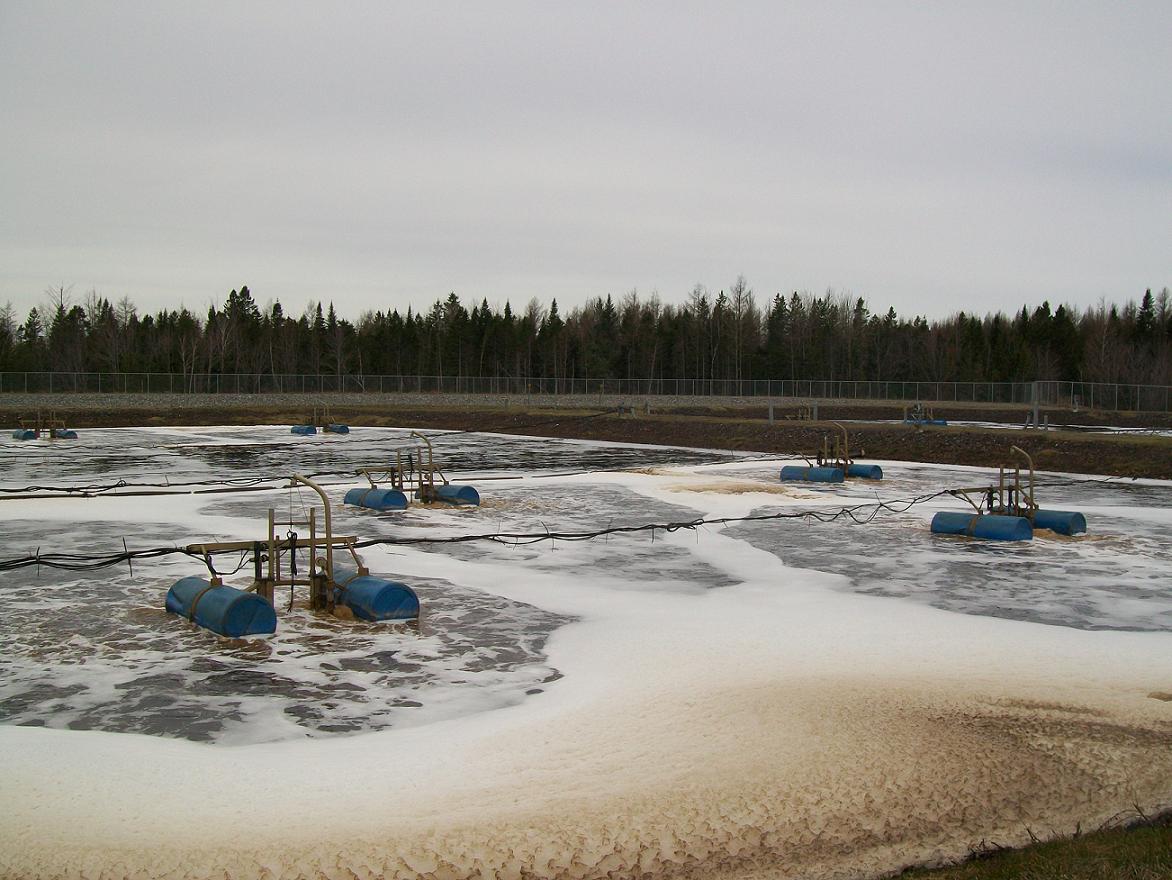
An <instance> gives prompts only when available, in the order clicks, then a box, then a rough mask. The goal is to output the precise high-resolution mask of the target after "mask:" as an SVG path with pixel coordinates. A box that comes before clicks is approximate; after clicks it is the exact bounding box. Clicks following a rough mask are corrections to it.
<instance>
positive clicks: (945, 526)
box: [932, 510, 1034, 541]
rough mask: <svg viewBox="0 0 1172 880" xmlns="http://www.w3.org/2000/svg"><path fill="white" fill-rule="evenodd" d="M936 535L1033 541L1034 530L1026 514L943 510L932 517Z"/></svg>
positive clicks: (933, 529)
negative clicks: (1005, 514) (1004, 514)
mask: <svg viewBox="0 0 1172 880" xmlns="http://www.w3.org/2000/svg"><path fill="white" fill-rule="evenodd" d="M932 532H933V534H936V535H967V536H968V537H970V538H987V539H989V540H991V541H1031V540H1033V537H1034V530H1033V529H1032V528H1031V527H1030V521H1029V520H1028V519H1026V518H1025V517H1024V516H1000V515H997V514H991V513H986V514H982V513H954V512H952V511H947V510H942V511H940V512H939V513H938V514H936V515H935V516H934V517H932Z"/></svg>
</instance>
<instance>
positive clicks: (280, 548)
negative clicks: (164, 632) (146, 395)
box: [166, 474, 419, 637]
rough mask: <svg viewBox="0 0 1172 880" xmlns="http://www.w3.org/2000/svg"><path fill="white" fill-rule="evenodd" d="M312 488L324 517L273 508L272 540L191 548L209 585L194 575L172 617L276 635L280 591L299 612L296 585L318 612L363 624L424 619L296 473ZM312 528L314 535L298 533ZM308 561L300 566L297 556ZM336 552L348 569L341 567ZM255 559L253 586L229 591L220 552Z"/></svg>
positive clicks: (173, 603)
mask: <svg viewBox="0 0 1172 880" xmlns="http://www.w3.org/2000/svg"><path fill="white" fill-rule="evenodd" d="M297 486H306V487H308V488H310V489H312V490H313V491H314V492H316V493H317V495H318V497H319V498H320V499H321V502H322V509H323V517H322V519H321V520H319V519H318V517H317V508H316V507H315V506H310V507H309V508H308V509H307V510H306V512H305V516H304V517H303V518H295V517H294V516H293V515H292V514H290V515H289V516H288V517H287V518H278V516H277V514H276V511H275V509H273V508H269V512H268V534H267V535H266V537H265V538H264V539H263V540H256V541H205V542H201V543H198V544H189V545H188V546H187V548H186V549H187V551H188V552H189V553H191V554H194V555H199V556H202V557H203V559H204V562H205V564H206V565H207V567H208V571H209V572H210V573H211V578H210V579H204V578H198V577H187V578H183V579H181V580H180V581H178V582H176V583H175V585H174V586H172V587H171V589H170V591H168V593H167V602H166V607H167V610H168V611H171V612H174V613H176V614H182V615H183V616H184V617H187V618H188V619H189V620H192V621H193V622H195V623H197V624H199V625H200V626H202V627H204V628H205V629H209V630H212V631H213V632H216V633H219V634H220V635H225V636H230V637H240V636H244V635H260V634H266V633H272V632H275V631H276V627H277V618H276V612H275V609H274V604H275V599H276V594H277V590H278V589H283V588H285V587H288V588H289V607H292V604H293V596H294V591H295V589H296V588H297V587H299V586H300V587H308V592H309V607H310V608H311V609H312V610H313V611H319V612H325V613H330V614H332V613H334V611H335V610H336V609H337V608H338V607H339V606H345V607H347V608H349V609H350V611H351V612H352V613H353V614H354V616H355V617H358V618H361V619H363V620H403V621H407V620H414V619H418V617H419V597H418V596H417V595H416V594H415V591H414V590H412V589H411V588H410V587H409V586H407V585H406V584H402V583H399V582H398V581H390V580H385V579H383V578H380V577H376V576H374V575H371V574H370V572H369V570H368V569H367V568H366V566H365V565H364V564H363V562H362V560H361V559H360V558H359V556H358V554H357V552H356V547H355V545H356V543H357V540H358V539H357V538H356V537H355V536H353V535H335V534H334V533H333V519H332V517H331V514H330V502H329V498H328V497H327V496H326V493H325V491H324V490H323V489H322V488H321V486H319V485H318V484H317V483H315V482H314V481H313V480H310V479H309V478H308V477H303V476H300V475H296V474H295V475H294V476H293V478H292V481H291V482H290V488H294V487H297ZM298 529H305V530H306V531H307V534H301V533H299V532H298V531H297V530H298ZM299 551H301V552H304V553H305V556H306V559H305V561H304V562H303V563H301V564H300V565H299V559H298V553H299ZM336 551H340V552H342V553H343V554H349V557H348V559H346V558H345V557H343V558H344V559H345V561H346V562H347V563H352V567H350V566H349V565H339V564H338V563H337V561H336V559H335V556H336V555H337V553H336ZM249 552H251V554H252V565H253V571H252V574H253V580H252V584H251V586H249V587H247V588H246V589H238V588H236V587H230V586H226V585H225V584H224V583H223V577H222V576H221V575H220V573H219V572H217V571H216V567H215V564H214V562H213V558H214V557H215V556H216V555H217V554H221V553H243V554H245V555H247V554H248V553H249Z"/></svg>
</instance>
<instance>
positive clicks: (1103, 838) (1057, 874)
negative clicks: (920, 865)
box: [900, 814, 1172, 880]
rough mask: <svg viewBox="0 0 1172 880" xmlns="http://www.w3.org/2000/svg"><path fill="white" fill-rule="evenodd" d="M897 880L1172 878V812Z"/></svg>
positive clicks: (908, 873) (910, 873)
mask: <svg viewBox="0 0 1172 880" xmlns="http://www.w3.org/2000/svg"><path fill="white" fill-rule="evenodd" d="M900 880H1172V814H1165V815H1164V816H1163V817H1161V818H1160V819H1157V820H1155V821H1153V822H1152V823H1150V824H1146V825H1142V826H1137V827H1132V828H1128V829H1120V828H1117V829H1112V830H1109V831H1096V832H1093V833H1090V834H1082V835H1079V836H1077V837H1069V838H1063V839H1060V840H1052V841H1047V842H1046V843H1039V844H1037V845H1035V846H1030V847H1026V848H1025V849H1019V850H997V851H992V852H990V851H988V850H984V851H982V852H980V853H979V854H976V855H974V857H973V858H972V859H970V860H969V861H966V862H964V863H962V864H960V865H955V866H953V867H950V868H939V869H934V870H927V869H915V870H910V871H906V872H904V873H903V874H901V875H900Z"/></svg>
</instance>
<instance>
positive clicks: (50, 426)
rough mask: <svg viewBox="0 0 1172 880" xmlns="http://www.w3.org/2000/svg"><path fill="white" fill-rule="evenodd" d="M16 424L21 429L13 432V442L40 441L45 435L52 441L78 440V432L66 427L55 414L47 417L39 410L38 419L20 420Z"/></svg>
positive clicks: (51, 413) (62, 420)
mask: <svg viewBox="0 0 1172 880" xmlns="http://www.w3.org/2000/svg"><path fill="white" fill-rule="evenodd" d="M16 423H17V424H18V425H20V427H19V428H17V429H16V430H15V431H13V432H12V439H13V440H39V439H40V438H41V437H42V436H43V435H47V436H48V437H49V439H50V440H76V439H77V432H76V431H74V430H72V429H70V428H68V427H66V425H65V420H64V419H62V418H60V417H58V415H57V413H55V412H50V413H49V414H48V415H45V414H43V413H42V412H41V411H40V410H37V415H36V418H32V419H25V418H18V419H17V420H16Z"/></svg>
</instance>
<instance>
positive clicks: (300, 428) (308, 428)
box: [289, 425, 317, 434]
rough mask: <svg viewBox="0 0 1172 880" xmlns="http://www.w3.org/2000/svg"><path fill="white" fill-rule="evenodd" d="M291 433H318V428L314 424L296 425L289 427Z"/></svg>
mask: <svg viewBox="0 0 1172 880" xmlns="http://www.w3.org/2000/svg"><path fill="white" fill-rule="evenodd" d="M289 433H290V434H316V433H317V428H315V427H314V426H313V425H294V426H293V427H292V428H290V429H289Z"/></svg>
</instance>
